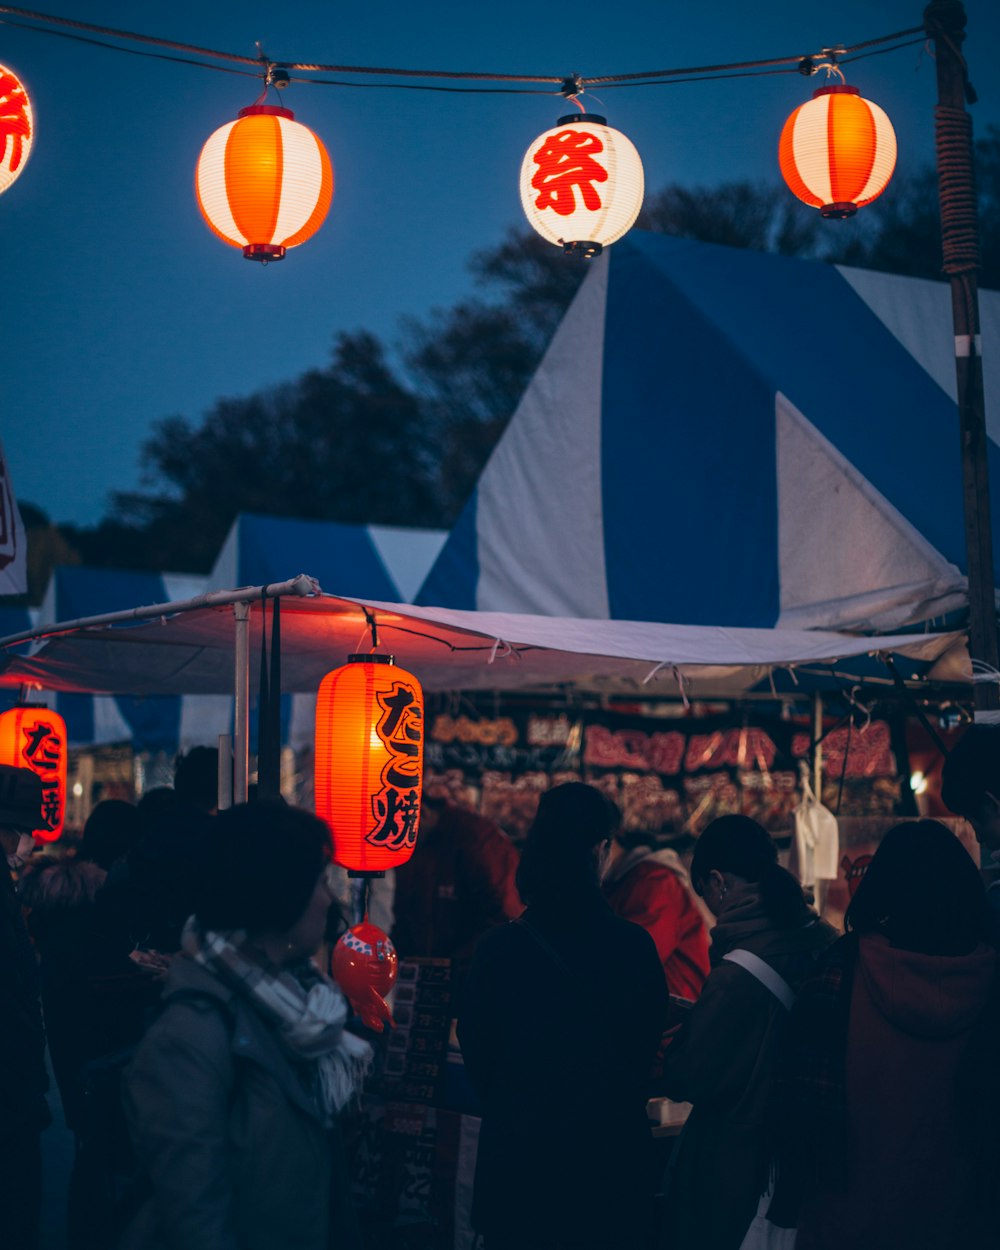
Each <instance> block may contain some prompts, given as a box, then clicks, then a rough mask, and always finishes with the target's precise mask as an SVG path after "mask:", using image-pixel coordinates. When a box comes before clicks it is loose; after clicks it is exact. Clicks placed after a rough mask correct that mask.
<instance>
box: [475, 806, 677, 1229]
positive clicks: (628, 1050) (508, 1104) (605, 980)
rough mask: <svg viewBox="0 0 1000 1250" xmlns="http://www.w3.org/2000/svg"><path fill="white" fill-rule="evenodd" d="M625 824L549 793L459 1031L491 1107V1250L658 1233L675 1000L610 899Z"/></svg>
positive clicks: (482, 1215)
mask: <svg viewBox="0 0 1000 1250" xmlns="http://www.w3.org/2000/svg"><path fill="white" fill-rule="evenodd" d="M619 823H620V819H619V814H618V810H617V808H616V807H615V805H614V804H613V803H612V802H611V801H610V800H609V799H607V798H606V797H605V796H604V795H603V794H601V792H600V791H599V790H596V789H595V788H594V787H592V786H587V785H583V784H581V783H579V782H570V783H568V784H565V785H560V786H556V787H554V788H553V789H552V790H549V791H547V792H546V793H545V794H543V795H542V797H541V800H540V801H539V805H538V814H537V816H536V817H535V821H534V823H533V825H532V826H531V829H530V830H529V833H528V837H527V841H526V843H525V847H524V851H523V854H522V858H521V863H520V865H519V867H518V873H517V885H518V889H519V891H520V894H521V898H522V899H523V900H524V902H525V903H526V904H527V910H526V911H525V913H524V915H523V916H522V917H521V918H519V919H518V920H515V921H514V922H512V923H510V924H507V925H505V926H503V927H501V928H496V929H493V930H492V931H490V932H489V933H487V934H486V936H485V937H483V938H482V939H481V941H480V943H479V946H478V948H477V950H476V955H475V959H474V962H473V966H472V970H471V972H470V975H469V978H468V981H467V983H466V987H465V996H464V1002H463V1007H462V1011H461V1014H460V1016H459V1023H458V1036H459V1040H460V1041H461V1045H462V1054H463V1056H464V1059H465V1063H466V1066H467V1068H468V1072H469V1075H470V1077H471V1079H472V1082H473V1084H474V1086H475V1088H476V1090H477V1092H478V1094H479V1096H480V1098H481V1100H482V1106H483V1118H482V1129H481V1132H480V1137H479V1156H478V1160H477V1165H476V1179H475V1192H474V1197H473V1209H472V1221H473V1224H474V1226H475V1228H476V1229H477V1230H479V1231H480V1232H481V1233H482V1234H483V1235H484V1237H485V1241H486V1246H487V1248H488V1250H514V1248H516V1250H542V1248H543V1247H544V1248H548V1247H557V1246H560V1247H561V1246H567V1247H570V1246H572V1247H581V1248H583V1247H593V1248H594V1250H596V1248H597V1247H600V1248H601V1250H614V1248H615V1247H622V1248H623V1250H624V1248H625V1247H629V1248H631V1247H635V1246H637V1245H639V1244H640V1243H641V1241H642V1238H643V1236H644V1235H645V1233H646V1231H647V1221H648V1218H649V1211H650V1207H651V1202H652V1195H653V1191H654V1188H655V1184H654V1180H655V1178H654V1177H653V1176H652V1175H651V1171H650V1169H651V1167H652V1166H653V1160H652V1158H651V1151H652V1145H653V1143H652V1137H651V1134H650V1128H649V1123H648V1121H647V1119H646V1115H645V1095H646V1080H647V1077H648V1074H649V1071H650V1069H651V1068H652V1065H653V1063H654V1060H655V1057H656V1053H657V1047H658V1045H659V1041H660V1037H661V1034H662V1031H663V1027H664V1024H665V1022H666V1018H667V1009H668V995H667V987H666V981H665V980H664V976H663V968H662V965H661V964H660V960H659V958H658V956H657V953H656V947H655V945H654V943H653V940H652V938H651V937H650V936H649V934H648V933H647V932H645V930H643V929H641V928H639V926H638V925H633V924H630V923H629V922H628V921H625V920H622V919H620V918H619V917H617V916H616V915H615V914H614V913H613V912H612V910H611V908H610V907H609V906H608V904H607V902H606V901H605V899H604V898H603V896H602V894H601V889H600V877H601V873H602V870H603V868H604V867H605V865H606V863H607V860H608V856H609V854H610V849H611V839H612V838H613V837H614V834H615V832H616V830H617V828H618V825H619Z"/></svg>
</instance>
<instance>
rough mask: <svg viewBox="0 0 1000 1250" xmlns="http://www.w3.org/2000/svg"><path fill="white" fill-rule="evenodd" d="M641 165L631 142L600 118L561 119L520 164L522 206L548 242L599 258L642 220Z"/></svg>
mask: <svg viewBox="0 0 1000 1250" xmlns="http://www.w3.org/2000/svg"><path fill="white" fill-rule="evenodd" d="M643 189H644V182H643V172H642V161H641V160H640V159H639V153H638V152H637V151H636V150H635V147H634V146H633V144H632V143H631V141H630V140H629V139H627V138H626V137H625V136H624V135H623V134H622V133H621V131H619V130H615V129H614V128H613V127H611V126H609V125H608V124H607V122H606V120H605V119H604V118H603V117H600V116H599V115H598V114H596V113H576V114H571V115H570V116H569V117H561V118H560V119H559V121H558V122H557V123H556V125H555V126H554V127H553V129H552V130H547V131H546V132H545V134H543V135H539V137H538V138H537V139H536V140H535V142H534V143H533V144H532V145H531V147H530V148H528V151H527V152H526V153H525V156H524V160H523V161H522V162H521V205H522V207H523V208H524V212H525V216H526V217H527V218H528V221H529V222H530V223H531V225H532V226H533V227H534V228H535V230H537V231H538V233H539V234H540V235H541V236H542V238H544V239H548V241H549V242H550V243H555V244H557V245H559V246H561V247H563V248H564V249H565V250H566V251H567V252H579V253H581V254H582V255H584V256H596V255H597V253H598V252H600V251H601V250H602V248H605V247H607V246H608V244H609V243H614V242H615V240H616V239H620V238H621V237H622V235H623V234H625V232H626V231H627V230H629V229H630V228H631V227H632V225H633V224H634V222H635V219H636V217H638V216H639V210H640V209H641V208H642V196H643Z"/></svg>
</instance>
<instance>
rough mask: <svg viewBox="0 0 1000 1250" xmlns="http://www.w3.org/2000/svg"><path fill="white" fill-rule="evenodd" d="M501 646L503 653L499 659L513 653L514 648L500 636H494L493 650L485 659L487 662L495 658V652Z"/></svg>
mask: <svg viewBox="0 0 1000 1250" xmlns="http://www.w3.org/2000/svg"><path fill="white" fill-rule="evenodd" d="M501 647H503V648H504V652H503V655H502V656H501V657H500V658H501V659H503V660H505V659H506V658H507V656H509V655H513V654H514V648H513V647H512V646H511V645H510V643H509V642H504V640H503V639H502V638H496V639H494V641H493V650H492V651H491V652H490V658H489V659H488V660H487V661H486V662H487V664H492V663H493V661H494V660H495V659H496V658H497V652H498V651H499V650H500V648H501Z"/></svg>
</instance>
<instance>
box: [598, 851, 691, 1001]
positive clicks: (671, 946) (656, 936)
mask: <svg viewBox="0 0 1000 1250" xmlns="http://www.w3.org/2000/svg"><path fill="white" fill-rule="evenodd" d="M603 889H604V897H605V898H606V899H607V900H608V902H609V903H610V905H611V909H612V911H614V912H615V913H616V914H617V915H619V916H621V918H622V919H623V920H630V921H631V922H632V923H633V924H637V925H640V926H641V927H642V928H643V929H645V930H646V931H647V932H648V933H649V934H650V936H651V937H652V939H653V941H654V942H655V943H656V953H657V954H658V955H659V956H660V963H662V964H663V971H664V973H665V975H666V978H667V989H668V990H669V991H670V993H671V994H675V995H677V996H678V997H679V998H689V999H695V998H697V997H698V995H699V994H700V993H701V987H702V986H703V985H704V984H705V978H706V977H707V976H708V971H709V964H708V929H707V927H706V916H705V911H704V909H703V906H702V904H701V902H700V900H699V899H698V898H697V897H696V896H695V894H694V892H693V890H692V889H691V880H690V877H689V876H688V873H687V869H686V868H685V867H684V865H683V863H682V862H681V859H680V856H679V855H678V854H677V852H676V851H672V850H669V849H664V850H660V851H657V850H654V849H653V847H652V846H650V845H648V843H646V842H645V841H639V842H636V841H634V840H632V839H629V838H627V837H626V838H623V839H616V840H615V842H614V843H613V847H612V860H611V864H610V865H609V867H608V870H607V872H606V873H605V876H604V883H603Z"/></svg>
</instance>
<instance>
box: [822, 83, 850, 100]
mask: <svg viewBox="0 0 1000 1250" xmlns="http://www.w3.org/2000/svg"><path fill="white" fill-rule="evenodd" d="M860 94H861V92H860V91H859V90H858V88H857V87H851V86H849V85H848V84H847V83H846V82H835V83H833V84H831V85H830V86H828V87H817V88H816V90H815V91H814V92H813V99H814V100H818V99H819V97H820V96H821V95H860Z"/></svg>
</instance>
